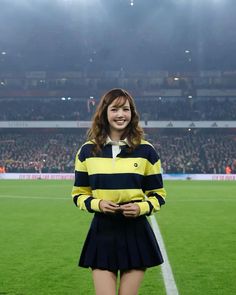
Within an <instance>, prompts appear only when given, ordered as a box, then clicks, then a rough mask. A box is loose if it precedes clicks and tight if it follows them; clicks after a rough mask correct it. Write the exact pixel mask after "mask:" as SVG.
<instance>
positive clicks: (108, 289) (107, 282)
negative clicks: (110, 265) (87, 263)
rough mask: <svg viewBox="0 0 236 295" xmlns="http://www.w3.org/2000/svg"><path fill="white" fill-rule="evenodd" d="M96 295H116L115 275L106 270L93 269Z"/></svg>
mask: <svg viewBox="0 0 236 295" xmlns="http://www.w3.org/2000/svg"><path fill="white" fill-rule="evenodd" d="M93 282H94V287H95V294H96V295H116V282H117V274H116V273H114V272H111V271H108V270H102V269H93Z"/></svg>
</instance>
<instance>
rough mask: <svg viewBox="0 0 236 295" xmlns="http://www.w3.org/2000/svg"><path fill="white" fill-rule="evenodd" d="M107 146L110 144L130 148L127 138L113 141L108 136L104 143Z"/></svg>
mask: <svg viewBox="0 0 236 295" xmlns="http://www.w3.org/2000/svg"><path fill="white" fill-rule="evenodd" d="M108 144H110V145H119V146H121V145H128V146H130V144H129V142H128V139H127V138H125V139H121V140H118V141H114V140H112V139H111V138H110V137H109V136H107V140H106V142H105V145H108Z"/></svg>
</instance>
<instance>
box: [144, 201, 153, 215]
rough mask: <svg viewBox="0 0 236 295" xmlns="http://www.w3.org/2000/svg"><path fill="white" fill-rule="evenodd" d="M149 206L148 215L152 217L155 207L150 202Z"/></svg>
mask: <svg viewBox="0 0 236 295" xmlns="http://www.w3.org/2000/svg"><path fill="white" fill-rule="evenodd" d="M147 202H148V205H149V212H148V213H147V214H146V215H147V216H150V215H151V214H152V209H153V205H152V203H151V202H150V201H147Z"/></svg>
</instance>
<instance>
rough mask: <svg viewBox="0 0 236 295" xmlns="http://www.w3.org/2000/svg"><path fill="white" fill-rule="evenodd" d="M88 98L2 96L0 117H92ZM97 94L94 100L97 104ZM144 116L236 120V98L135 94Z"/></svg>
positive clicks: (14, 118) (48, 118) (149, 117)
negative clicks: (149, 96) (151, 96)
mask: <svg viewBox="0 0 236 295" xmlns="http://www.w3.org/2000/svg"><path fill="white" fill-rule="evenodd" d="M88 101H89V98H69V100H68V98H64V100H62V99H61V98H58V99H50V100H46V99H24V100H22V99H20V100H19V99H11V100H9V99H6V100H3V99H2V100H0V109H1V112H0V121H12V120H13V121H22V120H25V121H32V120H33V121H34V120H38V121H42V120H49V121H52V120H69V121H79V120H82V121H83V120H90V119H91V115H92V111H93V107H94V106H93V105H92V106H91V105H88ZM96 103H97V102H96V98H95V104H96ZM136 104H137V109H138V111H139V113H140V117H141V119H142V120H163V121H165V120H167V121H169V120H191V121H192V120H196V121H200V120H220V121H221V120H226V121H227V120H236V100H235V99H234V100H233V99H232V98H231V99H230V98H218V99H217V98H214V99H212V98H205V99H198V98H194V97H193V98H178V99H176V98H173V99H171V98H165V97H156V98H147V97H138V98H136Z"/></svg>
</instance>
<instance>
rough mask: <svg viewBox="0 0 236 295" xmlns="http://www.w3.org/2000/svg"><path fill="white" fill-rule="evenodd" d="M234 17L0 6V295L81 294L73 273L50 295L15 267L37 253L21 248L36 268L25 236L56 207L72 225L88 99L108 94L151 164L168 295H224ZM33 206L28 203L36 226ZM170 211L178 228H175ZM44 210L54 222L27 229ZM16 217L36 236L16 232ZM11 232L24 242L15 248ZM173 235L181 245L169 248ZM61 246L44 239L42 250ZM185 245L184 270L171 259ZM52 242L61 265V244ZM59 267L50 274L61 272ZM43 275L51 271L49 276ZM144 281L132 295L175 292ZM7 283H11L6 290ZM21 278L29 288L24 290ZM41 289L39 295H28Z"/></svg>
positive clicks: (235, 164)
mask: <svg viewBox="0 0 236 295" xmlns="http://www.w3.org/2000/svg"><path fill="white" fill-rule="evenodd" d="M235 15H236V0H90V1H89V0H0V220H1V216H2V219H3V220H2V221H3V224H4V225H6V227H5V228H4V229H2V230H1V229H0V237H3V238H2V239H3V241H4V243H5V244H4V243H3V244H2V245H1V243H0V263H1V259H2V261H3V268H4V269H5V270H6V271H5V272H4V273H2V274H1V270H0V294H9V295H10V294H15V295H16V294H18V295H19V294H22V295H23V294H25V295H27V294H32V295H50V294H63V295H67V294H70V295H71V294H72V295H74V294H88V295H89V294H93V293H92V292H93V291H92V290H93V289H92V287H91V289H89V288H90V287H88V286H87V285H86V284H85V283H83V282H80V283H81V288H82V289H81V290H82V291H81V293H80V291H78V286H76V284H75V282H76V280H77V279H78V280H79V278H78V274H79V275H80V276H81V277H83V280H82V281H84V282H86V281H87V280H89V279H88V278H87V277H86V275H87V273H86V275H85V273H84V272H83V271H81V270H77V268H75V269H73V271H71V273H70V278H69V276H68V277H67V275H66V274H65V278H66V279H65V280H66V284H67V286H68V285H69V286H70V288H69V287H67V288H69V289H68V290H69V291H68V290H67V289H66V287H65V286H62V285H60V283H59V282H60V271H58V272H55V274H54V279H55V280H54V281H55V285H54V287H52V288H51V287H50V283H48V282H50V281H48V271H49V270H48V269H45V272H42V274H41V275H42V277H40V275H39V273H38V272H37V271H36V270H35V272H34V273H33V275H32V276H31V274H30V271H29V269H30V268H31V267H33V266H32V265H31V264H30V263H29V261H34V263H35V264H36V263H39V266H40V267H42V268H43V267H44V266H45V264H44V263H42V261H43V259H41V258H42V256H43V255H42V253H38V252H37V251H39V250H35V251H36V252H37V253H38V254H37V255H39V257H41V258H40V259H41V260H40V259H39V260H37V259H36V258H35V257H36V255H35V253H36V252H33V251H31V252H30V251H28V253H26V252H27V251H26V250H23V248H25V249H31V247H32V248H34V247H35V248H37V247H36V245H35V244H34V241H35V240H33V238H32V240H31V238H30V236H29V233H31V237H35V238H36V240H37V241H39V243H40V242H42V243H43V238H42V237H41V235H40V234H41V233H42V232H45V233H46V232H47V237H46V239H47V241H49V239H50V232H49V228H50V227H47V225H48V224H50V222H51V224H53V222H54V223H56V221H55V220H59V219H60V218H61V216H63V214H64V211H63V210H65V211H66V213H65V214H66V216H67V218H68V220H69V222H71V223H72V222H75V220H76V222H78V219H77V218H78V212H75V211H74V208H73V204H70V205H69V203H68V200H69V202H70V201H71V197H70V193H71V188H72V185H73V179H74V163H75V156H76V153H77V151H78V149H79V148H80V146H81V145H82V144H83V143H84V142H85V140H86V132H87V130H88V128H89V127H90V126H91V119H92V116H93V114H94V112H95V109H96V107H97V105H98V102H99V99H100V97H101V96H102V95H103V94H104V93H105V92H106V91H108V90H109V89H112V88H122V89H126V90H127V91H128V92H129V93H131V95H132V96H133V97H134V99H135V103H136V107H137V110H138V113H139V116H140V124H141V126H142V127H143V129H144V131H145V137H146V139H147V140H148V141H150V142H151V143H152V144H153V146H154V147H155V149H156V150H157V152H158V154H159V156H160V159H161V164H162V172H163V179H164V183H166V187H167V204H166V206H165V208H164V209H163V212H161V213H160V220H158V217H157V220H158V224H159V225H160V228H161V230H162V235H163V239H164V241H165V244H166V245H167V250H168V251H167V252H168V255H169V258H170V264H171V266H172V270H173V274H174V276H175V278H176V285H177V288H178V290H179V294H181V295H185V294H186V295H203V294H207V295H211V294H222V295H228V294H236V285H235V281H234V277H235V275H236V269H235V265H234V264H235V263H234V264H233V263H231V262H232V261H233V259H236V256H235V253H234V252H235V251H234V252H233V251H232V249H231V248H232V245H233V244H235V242H236V241H235V234H234V233H235V229H233V227H232V226H233V224H234V225H235V220H234V215H235V214H234V212H235V209H236V208H235V191H236V185H235V183H236V182H235V181H236V35H235V32H236V17H235ZM49 180H50V181H49ZM29 184H30V185H29ZM28 186H29V189H28ZM31 186H32V187H31ZM41 191H42V194H41V193H40V192H41ZM53 197H54V199H53V201H52V198H53ZM43 198H44V199H43ZM57 198H59V199H60V201H58V202H60V205H59V204H57V205H56V203H57V201H56V200H57ZM36 199H37V200H36ZM46 200H48V201H46ZM63 200H64V201H63ZM33 202H37V204H40V206H39V212H40V214H39V215H40V216H38V215H37V214H35V212H34V210H35V204H34V203H33ZM53 202H54V203H53ZM63 202H64V203H65V204H64V207H66V209H65V208H64V207H63V206H62V203H63ZM71 202H72V201H71ZM205 202H206V203H205ZM46 203H47V204H49V203H50V205H49V207H47V206H48V205H47V204H46ZM52 203H53V204H54V205H55V206H56V208H57V209H58V212H56V210H55V207H53V206H52ZM16 204H17V208H15V206H16ZM13 206H14V209H13ZM178 206H180V208H181V209H180V210H182V211H181V213H180V214H181V215H183V219H181V218H180V217H176V216H178V213H179V211H178V209H177V207H178ZM25 208H29V210H28V209H27V210H28V211H27V210H26V209H25ZM196 208H200V209H201V210H199V212H196V211H197V210H196ZM12 210H16V212H17V214H16V215H14V214H13V212H12ZM40 210H41V211H40ZM44 210H46V211H47V210H48V211H47V212H48V213H49V211H50V214H52V215H51V216H57V217H55V220H52V219H51V218H53V217H49V214H48V216H46V217H45V221H42V222H43V223H44V222H45V227H43V223H42V228H40V226H38V224H40V222H41V219H39V217H40V218H41V216H43V214H44V213H43V212H44ZM30 212H31V213H30ZM71 212H72V213H71ZM190 212H194V213H193V215H192V214H190ZM70 214H71V215H72V216H70ZM73 214H74V215H73ZM79 214H80V213H79ZM158 214H159V213H158ZM158 214H157V215H158ZM194 214H196V215H194ZM83 216H84V215H83ZM173 216H175V217H173ZM194 216H195V217H194ZM206 216H209V218H207V217H206ZM184 217H186V218H185V219H184ZM30 218H32V221H34V222H35V224H36V225H35V226H36V227H37V228H38V230H39V231H38V236H35V235H36V234H35V233H34V231H33V229H32V228H30V227H29V225H28V222H29V220H30ZM37 218H38V219H37ZM57 218H58V219H57ZM73 218H74V219H73ZM83 218H88V217H83ZM10 220H11V221H10ZM39 220H40V221H39ZM168 220H170V222H169V223H168ZM196 220H198V221H196ZM201 221H202V222H201ZM83 222H84V224H87V223H86V222H87V221H86V220H85V219H84V221H83ZM208 222H209V223H208ZM170 223H171V224H174V225H172V228H171V229H170ZM16 224H18V225H17V226H16ZM26 224H27V225H26ZM186 224H188V226H189V227H188V226H186ZM206 224H207V226H205V225H206ZM23 225H26V228H27V229H28V230H29V232H28V235H27V233H26V231H25V232H24V235H23V238H24V240H25V241H27V240H29V242H28V243H29V244H27V242H24V243H25V244H24V243H23V242H22V243H21V241H22V239H21V238H20V236H19V232H20V231H21V230H23V228H24V226H23ZM21 226H22V227H21ZM60 226H61V227H60V228H61V231H62V232H63V230H62V228H63V227H64V230H65V231H67V232H68V239H70V238H71V239H73V237H74V236H76V235H77V232H76V231H74V230H72V229H71V228H70V229H68V227H66V225H65V220H64V223H61V224H60ZM76 227H78V225H76ZM85 227H86V226H85ZM216 227H217V228H218V230H219V233H220V234H219V235H223V234H224V230H225V235H226V238H225V240H224V238H222V240H221V238H219V237H216V233H215V230H214V229H215V228H216ZM14 228H16V229H15V230H14ZM196 228H197V229H198V230H196ZM51 229H52V227H51ZM31 230H32V231H31ZM53 230H55V231H57V229H56V227H55V228H53ZM195 230H196V231H195ZM23 231H24V230H23ZM190 231H191V232H192V233H193V234H192V240H191V238H190V236H191V234H190ZM176 232H179V233H180V234H181V235H182V237H183V239H180V238H179V237H177V238H176V240H175V239H174V238H173V236H175V235H176ZM208 232H209V236H208ZM9 233H11V234H12V235H10V234H9ZM14 235H15V238H12V236H14ZM10 236H11V238H9V237H10ZM62 237H63V234H62ZM41 238H42V240H41ZM11 239H12V240H11ZM57 239H58V240H57ZM204 239H205V240H204ZM184 241H185V242H184ZM204 241H206V242H205V243H206V244H207V247H208V248H207V247H206V248H207V249H205V243H204ZM212 241H214V243H213V242H212ZM11 242H12V245H13V247H12V249H10V248H8V246H9V244H11ZM61 242H62V241H61V240H60V239H59V238H58V237H57V238H55V240H54V242H53V243H55V244H53V245H52V244H51V246H52V247H54V246H55V245H58V243H61ZM186 242H189V245H190V246H189V250H186V251H187V252H188V251H189V252H188V253H187V255H186V257H188V261H187V260H186V257H185V258H184V257H183V256H184V255H185V253H184V252H181V251H183V250H180V249H184V248H185V247H186ZM220 242H222V244H221V243H220ZM63 243H64V244H63ZM63 243H62V245H63V247H65V248H66V247H68V249H70V251H71V253H72V254H73V255H74V249H72V248H70V247H72V244H73V242H72V244H71V245H69V243H68V244H67V242H66V241H63ZM78 243H80V241H79V242H78ZM173 243H176V245H177V246H176V247H177V250H176V252H175V249H174V248H175V247H174V246H173ZM198 243H199V244H198ZM6 245H7V246H6ZM33 245H34V246H33ZM43 245H44V244H43ZM48 245H49V246H50V242H48ZM168 245H170V246H169V247H168ZM196 245H198V248H197V246H196ZM44 247H46V245H44ZM191 247H192V248H191ZM13 248H14V249H13ZM16 249H18V250H16ZM55 249H57V248H56V246H55ZM47 250H48V253H51V252H50V250H49V247H48V248H47ZM11 251H13V252H11ZM15 251H16V252H15ZM55 251H56V252H55V253H56V254H55V255H58V256H60V255H61V251H65V253H66V250H65V249H60V250H59V249H58V253H57V250H55ZM198 251H200V252H201V253H200V254H201V255H202V257H200V258H199V257H198V255H200V254H199V252H198ZM10 253H15V255H13V258H14V259H15V262H16V265H18V264H19V267H18V266H16V268H15V269H12V267H11V266H10V265H9V260H7V258H6V257H10ZM48 253H47V255H48V256H47V259H49V260H50V255H49V254H48ZM214 253H215V256H214ZM222 253H223V254H222ZM2 254H4V255H5V256H4V257H5V258H3V256H2ZM31 254H32V255H31ZM72 254H71V255H72ZM183 254H184V255H183ZM24 255H25V256H24ZM40 255H41V256H40ZM64 255H66V254H64ZM201 255H200V256H201ZM224 255H225V257H224ZM58 256H57V258H58ZM20 257H25V259H24V260H25V261H28V262H27V265H26V266H25V265H24V263H23V261H22V260H21V259H20ZM191 257H192V260H191ZM63 259H64V260H66V258H65V257H64V258H63ZM69 259H71V260H70V262H69V263H68V262H65V261H61V264H60V265H65V264H67V266H68V264H70V263H71V264H72V263H73V261H75V258H74V257H73V258H72V257H69ZM198 259H199V260H198ZM71 261H72V262H71ZM17 263H18V264H17ZM40 263H42V264H40ZM11 264H14V261H13V262H11ZM49 264H50V263H49ZM56 265H57V264H56V262H55V261H53V260H52V261H51V264H50V267H51V268H53V269H54V268H56ZM196 265H197V266H198V265H200V266H198V267H196ZM67 266H66V267H67ZM204 267H205V268H204ZM0 269H1V267H0ZM186 269H190V270H191V271H190V272H189V273H188V272H187V271H186ZM216 269H217V270H218V272H215V270H216ZM155 271H156V270H155V269H154V270H153V271H152V272H151V273H150V276H149V279H148V278H147V284H146V285H144V286H143V287H142V289H141V293H140V294H142V295H145V294H161V295H164V294H167V295H178V294H177V293H173V294H172V293H170V294H169V293H168V288H167V289H166V286H164V285H165V284H164V283H163V286H162V287H160V293H158V292H156V290H157V288H158V287H157V285H158V283H156V279H157V280H159V281H162V280H163V279H162V276H161V275H160V277H158V274H156V272H157V271H156V272H155ZM16 272H17V274H18V275H19V279H18V280H16V281H12V278H13V277H15V276H16ZM68 272H70V270H68ZM21 273H22V274H21ZM24 273H25V274H26V276H29V277H31V279H29V280H28V281H27V282H26V281H25V280H24V278H23V274H24ZM72 273H73V274H72ZM203 273H204V274H205V275H206V278H203V277H202V276H203V275H202V274H203ZM225 273H228V274H229V275H228V276H226V275H225ZM209 274H212V276H210V275H209ZM207 275H209V276H207ZM37 277H38V278H39V277H40V280H42V281H40V282H39V281H38V280H39V279H37ZM147 277H148V275H147ZM148 280H149V281H148ZM159 281H158V282H159ZM41 282H43V285H44V287H43V289H42V290H43V291H42V293H40V292H41V291H37V290H39V289H40V288H39V286H41ZM165 283H166V282H165ZM37 284H38V285H37ZM58 284H59V285H58ZM90 285H91V286H92V282H90ZM147 285H148V287H147ZM34 286H38V287H37V288H36V289H37V290H36V291H35V289H34ZM58 286H60V287H58ZM194 286H196V287H194ZM83 288H84V289H83ZM148 288H150V289H148ZM152 288H153V289H152ZM147 290H148V291H147ZM219 290H220V291H219ZM218 291H219V293H217V292H218ZM60 292H61V293H60ZM83 292H84V293H83ZM89 292H91V293H89Z"/></svg>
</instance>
